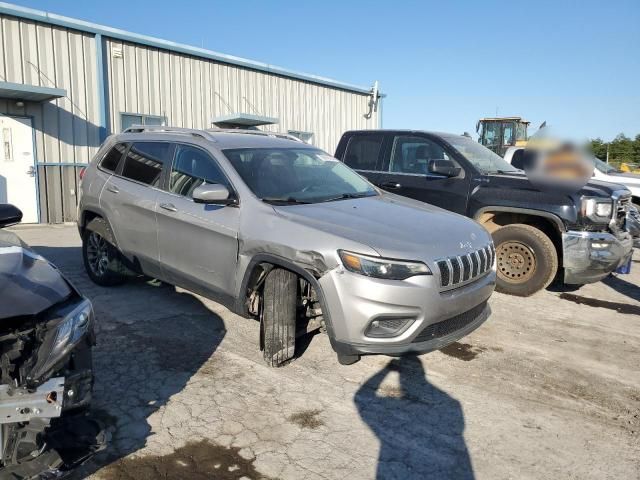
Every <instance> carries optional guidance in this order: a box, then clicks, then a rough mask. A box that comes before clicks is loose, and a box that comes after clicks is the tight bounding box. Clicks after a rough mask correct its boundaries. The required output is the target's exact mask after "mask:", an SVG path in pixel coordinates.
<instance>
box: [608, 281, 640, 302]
mask: <svg viewBox="0 0 640 480" xmlns="http://www.w3.org/2000/svg"><path fill="white" fill-rule="evenodd" d="M602 283H604V284H605V285H607V286H608V287H610V288H613V289H614V290H615V291H616V292H618V293H621V294H623V295H626V296H627V297H629V298H631V299H633V300H636V301H638V302H640V287H638V286H637V285H634V284H633V283H631V282H628V281H626V280H624V279H622V278H621V277H620V276H616V275H609V276H608V277H607V278H605V279H604V280H602Z"/></svg>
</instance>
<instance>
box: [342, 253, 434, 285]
mask: <svg viewBox="0 0 640 480" xmlns="http://www.w3.org/2000/svg"><path fill="white" fill-rule="evenodd" d="M338 255H340V260H342V265H344V268H346V269H347V270H349V271H350V272H353V273H359V274H360V275H366V276H367V277H374V278H384V279H387V280H405V279H407V278H409V277H413V276H415V275H431V270H429V267H427V266H426V265H425V264H424V263H422V262H411V261H405V260H392V259H389V258H382V257H372V256H369V255H362V254H359V253H353V252H347V251H346V250H338Z"/></svg>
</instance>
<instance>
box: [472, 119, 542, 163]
mask: <svg viewBox="0 0 640 480" xmlns="http://www.w3.org/2000/svg"><path fill="white" fill-rule="evenodd" d="M529 123H530V122H528V121H527V120H524V119H522V118H521V117H503V118H482V119H480V120H479V121H478V124H477V125H476V132H477V133H478V135H479V137H480V138H479V139H478V141H479V142H480V143H481V144H482V145H484V146H485V147H487V148H488V149H490V150H492V151H493V152H495V153H497V154H498V155H500V156H501V157H502V156H504V153H505V152H506V150H507V148H509V147H515V146H524V145H526V142H527V140H528V137H527V128H528V126H529Z"/></svg>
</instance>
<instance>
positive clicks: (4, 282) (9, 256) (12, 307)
mask: <svg viewBox="0 0 640 480" xmlns="http://www.w3.org/2000/svg"><path fill="white" fill-rule="evenodd" d="M0 292H2V302H0V320H1V319H4V318H9V317H17V316H23V315H36V314H38V313H40V312H42V311H43V310H46V309H47V308H49V307H50V306H52V305H55V304H56V303H58V302H61V301H62V300H64V299H66V298H67V297H69V295H71V294H72V293H73V291H72V289H71V286H70V285H69V284H68V283H67V281H66V280H65V279H64V278H63V277H62V275H61V274H60V272H59V271H58V270H57V269H56V268H55V267H54V266H53V265H51V264H50V263H49V262H48V261H47V260H45V259H44V258H43V257H41V256H40V255H38V254H37V253H35V252H34V251H33V250H31V249H30V248H29V247H28V246H27V245H26V244H25V243H23V242H22V241H21V240H20V239H19V238H18V237H16V236H15V235H13V234H12V233H9V232H4V231H0Z"/></svg>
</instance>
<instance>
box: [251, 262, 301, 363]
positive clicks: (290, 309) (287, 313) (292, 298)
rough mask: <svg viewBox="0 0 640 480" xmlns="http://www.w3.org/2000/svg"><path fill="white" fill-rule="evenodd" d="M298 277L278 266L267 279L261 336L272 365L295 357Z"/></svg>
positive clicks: (262, 308)
mask: <svg viewBox="0 0 640 480" xmlns="http://www.w3.org/2000/svg"><path fill="white" fill-rule="evenodd" d="M297 305H298V277H297V276H296V274H295V273H293V272H290V271H289V270H284V269H281V268H277V269H274V270H272V271H271V272H270V273H269V276H267V278H266V279H265V282H264V290H263V293H262V302H261V308H260V336H261V342H260V343H261V347H262V353H263V356H264V360H265V362H266V363H267V365H269V366H270V367H279V366H282V365H283V364H284V363H285V362H287V361H288V360H290V359H291V358H293V355H294V353H295V346H296V316H297V315H296V311H297Z"/></svg>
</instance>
